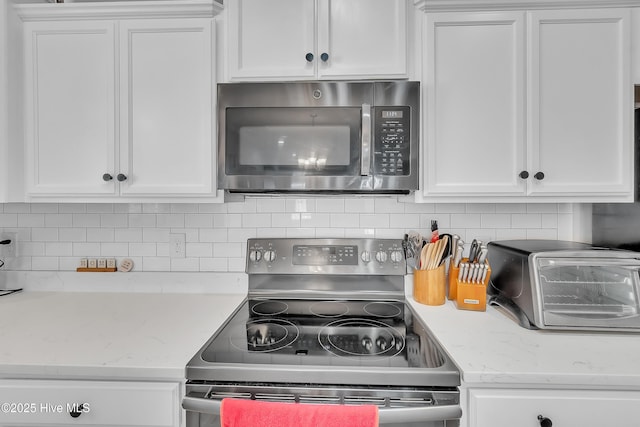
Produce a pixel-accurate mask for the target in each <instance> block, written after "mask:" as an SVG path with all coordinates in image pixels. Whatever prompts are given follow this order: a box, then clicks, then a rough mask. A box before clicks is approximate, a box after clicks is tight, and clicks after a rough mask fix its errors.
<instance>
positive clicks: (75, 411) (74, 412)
mask: <svg viewBox="0 0 640 427" xmlns="http://www.w3.org/2000/svg"><path fill="white" fill-rule="evenodd" d="M83 411H84V403H81V404H79V405H73V407H72V408H71V410H70V411H69V415H71V418H78V417H79V416H80V415H82V412H83Z"/></svg>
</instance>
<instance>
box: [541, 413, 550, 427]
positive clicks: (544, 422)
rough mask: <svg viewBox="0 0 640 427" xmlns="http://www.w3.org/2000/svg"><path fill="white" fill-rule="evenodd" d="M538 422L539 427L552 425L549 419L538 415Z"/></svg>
mask: <svg viewBox="0 0 640 427" xmlns="http://www.w3.org/2000/svg"><path fill="white" fill-rule="evenodd" d="M538 422H539V423H540V427H551V426H552V425H553V423H552V422H551V420H550V419H549V418H547V417H545V416H542V415H538Z"/></svg>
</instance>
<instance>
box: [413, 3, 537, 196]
mask: <svg viewBox="0 0 640 427" xmlns="http://www.w3.org/2000/svg"><path fill="white" fill-rule="evenodd" d="M524 20H525V19H524V13H523V12H501V13H498V12H496V13H443V14H429V15H427V20H426V32H425V37H424V39H425V41H426V45H425V46H424V50H425V67H424V70H425V79H426V81H425V83H426V84H424V85H423V93H424V98H425V99H426V100H427V105H426V124H425V127H424V133H425V136H426V144H425V145H424V146H423V153H424V161H423V165H425V167H424V168H423V178H424V180H425V185H424V194H425V195H427V196H431V195H436V196H437V195H442V194H446V195H459V196H464V195H482V194H487V193H491V194H500V195H514V194H515V195H524V192H525V185H526V184H525V181H523V180H522V179H521V178H520V177H519V173H520V172H521V171H522V170H523V169H524V168H525V157H524V155H525V148H524V147H525V129H524V121H525V110H524V108H525V100H524V88H525V73H524V66H525V58H524Z"/></svg>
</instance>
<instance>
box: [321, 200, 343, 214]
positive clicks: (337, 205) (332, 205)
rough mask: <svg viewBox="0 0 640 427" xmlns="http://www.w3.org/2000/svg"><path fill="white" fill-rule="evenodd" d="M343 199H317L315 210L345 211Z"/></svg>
mask: <svg viewBox="0 0 640 427" xmlns="http://www.w3.org/2000/svg"><path fill="white" fill-rule="evenodd" d="M344 205H345V200H344V199H318V201H317V203H316V212H345V209H344Z"/></svg>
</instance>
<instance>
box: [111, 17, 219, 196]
mask: <svg viewBox="0 0 640 427" xmlns="http://www.w3.org/2000/svg"><path fill="white" fill-rule="evenodd" d="M212 26H213V22H212V20H211V19H206V18H203V19H162V20H155V19H145V20H125V21H122V22H120V167H119V170H118V173H119V174H122V175H124V177H126V179H125V180H124V181H122V182H121V183H120V187H121V188H120V191H121V194H122V195H145V194H147V195H153V194H162V195H197V194H207V193H211V192H212V191H214V189H215V182H214V179H215V177H214V170H215V166H214V165H216V160H215V150H214V149H213V147H214V140H213V137H212V135H213V130H212V126H213V115H214V114H213V93H214V92H213V84H214V78H213V73H212V69H213V64H212V58H213V45H214V44H213V40H212ZM124 177H122V176H121V177H120V179H123V178H124Z"/></svg>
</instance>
